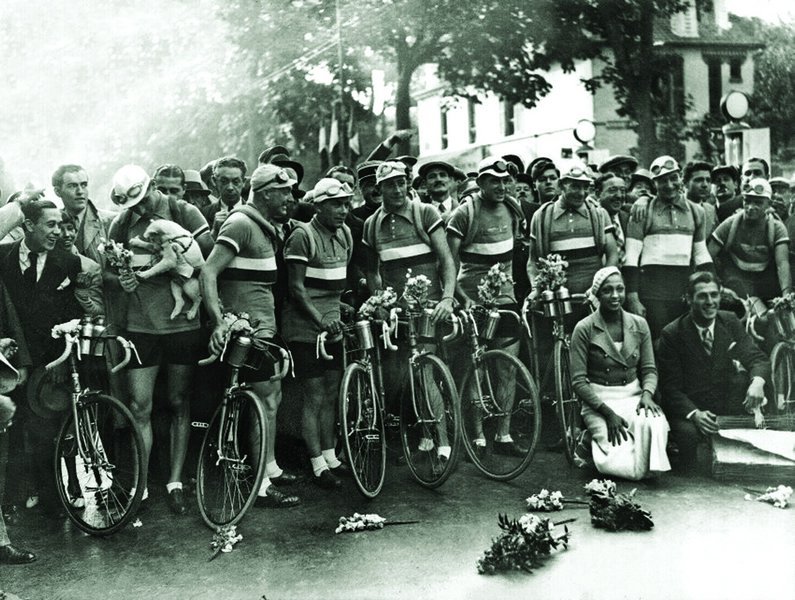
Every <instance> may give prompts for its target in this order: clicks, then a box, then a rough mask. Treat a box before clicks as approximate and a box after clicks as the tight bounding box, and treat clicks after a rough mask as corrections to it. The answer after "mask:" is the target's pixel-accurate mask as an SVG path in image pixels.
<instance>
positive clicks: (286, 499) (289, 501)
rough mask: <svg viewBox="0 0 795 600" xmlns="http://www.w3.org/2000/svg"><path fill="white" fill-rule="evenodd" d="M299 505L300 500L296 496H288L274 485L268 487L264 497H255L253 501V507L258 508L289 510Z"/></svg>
mask: <svg viewBox="0 0 795 600" xmlns="http://www.w3.org/2000/svg"><path fill="white" fill-rule="evenodd" d="M271 481H273V480H271ZM299 504H301V499H300V498H299V497H298V496H288V495H287V494H285V493H284V492H282V491H281V490H280V489H278V488H277V487H276V486H275V485H269V486H268V489H267V490H265V495H264V496H257V499H256V500H255V501H254V506H256V507H258V508H290V507H292V506H298V505H299Z"/></svg>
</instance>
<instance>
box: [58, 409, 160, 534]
mask: <svg viewBox="0 0 795 600" xmlns="http://www.w3.org/2000/svg"><path fill="white" fill-rule="evenodd" d="M145 481H146V466H145V464H144V444H143V439H142V438H141V432H140V430H139V429H138V427H137V426H136V424H135V422H134V421H133V417H132V414H131V413H130V411H129V409H128V408H127V407H126V406H124V405H123V404H122V403H121V402H119V401H118V400H116V399H115V398H113V397H111V396H106V395H104V394H91V395H88V396H86V397H84V398H82V399H81V400H80V402H79V403H78V405H77V422H76V423H75V419H74V413H72V412H71V411H70V412H69V416H68V417H67V418H66V420H65V421H64V423H63V425H62V426H61V430H60V433H59V434H58V439H57V441H56V443H55V485H56V488H57V489H58V495H59V496H60V498H61V502H62V503H63V506H64V507H65V508H66V513H67V515H68V516H69V518H70V519H71V520H72V522H74V523H75V525H77V526H78V527H79V528H80V529H82V530H83V531H85V532H86V533H89V534H91V535H110V534H112V533H115V532H116V531H118V530H119V529H121V528H122V527H124V526H125V525H127V523H129V522H130V519H132V518H133V516H134V515H135V512H136V511H137V510H138V506H139V505H140V503H141V497H142V496H143V493H144V487H145V483H144V482H145Z"/></svg>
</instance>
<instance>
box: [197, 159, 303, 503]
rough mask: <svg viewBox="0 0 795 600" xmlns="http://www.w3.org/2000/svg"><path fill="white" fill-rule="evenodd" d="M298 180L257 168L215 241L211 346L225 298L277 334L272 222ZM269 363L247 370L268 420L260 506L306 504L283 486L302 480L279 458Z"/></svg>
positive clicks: (206, 278) (275, 387)
mask: <svg viewBox="0 0 795 600" xmlns="http://www.w3.org/2000/svg"><path fill="white" fill-rule="evenodd" d="M294 184H295V180H293V179H291V178H290V177H289V175H288V174H287V172H286V171H285V170H284V169H283V168H281V167H278V166H276V165H271V164H265V165H260V166H259V167H257V169H256V170H255V171H254V172H253V173H252V174H251V193H250V196H249V201H248V202H247V203H246V204H243V205H241V206H238V207H236V208H235V209H233V210H232V212H230V213H229V216H228V217H227V218H226V220H224V222H223V224H222V225H221V228H220V230H219V231H218V237H217V238H216V240H215V246H214V247H213V250H212V252H211V253H210V256H209V258H208V259H207V263H206V264H205V266H204V267H203V268H202V272H201V282H202V292H203V297H204V303H205V306H206V307H207V311H208V312H209V313H210V319H211V321H212V323H213V326H214V330H213V333H212V337H211V338H210V352H211V353H213V354H219V353H220V352H221V350H222V348H223V346H224V340H225V338H226V335H227V333H228V328H227V326H226V325H225V324H224V320H223V311H222V309H221V303H223V306H224V308H225V309H226V310H229V311H233V312H236V313H241V312H245V313H247V314H248V315H249V316H250V317H251V320H252V324H254V327H255V328H256V329H258V330H259V331H258V332H257V335H258V336H260V337H261V338H263V339H265V340H269V339H271V338H273V337H274V336H275V335H276V315H275V309H274V298H273V291H272V287H273V285H274V283H275V282H276V246H277V243H278V241H277V233H276V231H275V229H274V227H273V225H271V223H270V218H272V217H273V214H274V213H276V212H281V213H282V214H286V211H287V202H288V200H289V198H290V195H291V191H290V190H291V188H292V186H293V185H294ZM271 374H272V372H271V373H268V372H266V369H261V370H258V371H250V370H249V371H245V372H243V373H241V376H242V378H243V379H244V381H247V382H248V383H249V384H251V386H252V388H253V389H254V393H255V394H256V395H257V398H258V399H259V400H260V402H262V407H263V409H264V412H265V416H266V419H267V422H268V430H267V432H268V433H267V435H268V439H267V440H266V465H265V469H266V470H265V476H264V477H263V479H262V484H261V486H260V489H259V492H258V498H257V505H258V506H272V507H276V508H284V507H290V506H296V505H298V504H300V502H301V501H300V499H299V498H298V497H297V496H294V495H287V494H285V493H284V492H282V491H281V490H279V489H278V488H277V486H286V485H290V484H293V483H296V482H297V481H298V477H297V476H296V475H293V474H290V473H287V472H285V471H283V470H282V469H281V468H279V465H278V464H277V462H276V453H275V439H276V411H277V409H278V407H279V404H280V402H281V384H280V382H278V381H276V382H271V381H268V379H269V377H270V375H271Z"/></svg>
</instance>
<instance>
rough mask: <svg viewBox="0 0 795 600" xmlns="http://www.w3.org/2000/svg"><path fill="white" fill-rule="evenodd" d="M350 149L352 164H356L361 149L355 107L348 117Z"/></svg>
mask: <svg viewBox="0 0 795 600" xmlns="http://www.w3.org/2000/svg"><path fill="white" fill-rule="evenodd" d="M348 150H349V152H350V155H351V164H352V165H355V164H356V163H357V162H359V156H360V155H361V150H360V149H359V129H358V128H357V127H356V125H355V123H354V122H353V109H351V116H350V119H348Z"/></svg>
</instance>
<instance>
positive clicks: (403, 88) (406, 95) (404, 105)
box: [395, 52, 416, 155]
mask: <svg viewBox="0 0 795 600" xmlns="http://www.w3.org/2000/svg"><path fill="white" fill-rule="evenodd" d="M407 54H408V52H398V53H397V59H398V64H397V67H398V69H397V71H398V78H397V90H396V92H395V129H411V76H412V75H413V74H414V70H415V69H416V65H414V61H412V60H409V57H408V56H407ZM397 152H398V155H402V154H411V142H410V141H409V140H405V141H402V142H400V145H399V146H398V150H397Z"/></svg>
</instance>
